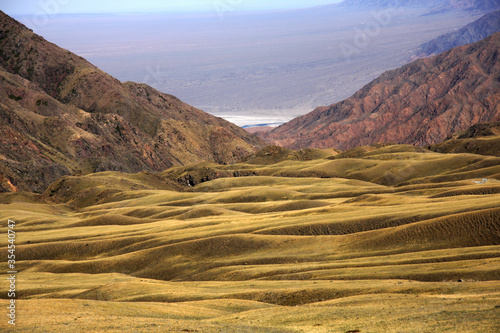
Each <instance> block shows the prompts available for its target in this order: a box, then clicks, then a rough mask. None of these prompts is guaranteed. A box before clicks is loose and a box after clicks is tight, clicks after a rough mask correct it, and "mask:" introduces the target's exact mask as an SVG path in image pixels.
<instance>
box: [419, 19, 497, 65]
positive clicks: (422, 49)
mask: <svg viewBox="0 0 500 333" xmlns="http://www.w3.org/2000/svg"><path fill="white" fill-rule="evenodd" d="M498 31H500V10H497V11H495V12H492V13H489V14H486V15H484V16H483V17H481V18H480V19H479V20H477V21H474V22H472V23H470V24H468V25H466V26H465V27H463V28H462V29H460V30H458V31H453V32H450V33H447V34H445V35H442V36H439V37H438V38H436V39H433V40H431V41H430V42H427V43H424V44H422V45H420V46H419V47H418V48H417V50H416V51H415V54H416V56H417V57H429V56H433V55H437V54H440V53H443V52H445V51H448V50H451V49H452V48H454V47H458V46H462V45H466V44H472V43H475V42H478V41H480V40H481V39H484V38H486V37H488V36H489V35H491V34H494V33H495V32H498Z"/></svg>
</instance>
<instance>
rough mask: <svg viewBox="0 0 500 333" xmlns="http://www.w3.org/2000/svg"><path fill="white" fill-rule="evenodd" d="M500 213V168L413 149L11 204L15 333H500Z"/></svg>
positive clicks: (292, 161) (301, 154) (316, 155)
mask: <svg viewBox="0 0 500 333" xmlns="http://www.w3.org/2000/svg"><path fill="white" fill-rule="evenodd" d="M499 199H500V158H498V157H494V156H481V155H475V154H440V153H436V152H431V151H429V150H426V149H423V148H419V147H413V146H391V145H376V146H366V147H359V148H356V149H353V150H350V151H345V152H337V151H334V150H319V149H307V150H301V151H291V150H287V149H283V148H280V147H268V148H266V149H265V150H263V151H261V152H259V153H258V154H256V155H254V156H252V157H250V158H247V159H246V161H244V162H240V163H238V164H233V165H218V164H215V163H202V164H196V165H190V166H183V167H176V168H171V169H168V170H166V171H164V172H162V173H160V174H151V173H140V174H135V175H132V174H120V173H116V172H104V173H96V174H91V175H86V176H81V177H75V176H73V177H63V178H61V179H60V180H59V181H58V182H56V183H54V184H52V185H51V186H50V187H49V188H48V189H47V191H46V192H45V193H44V194H43V195H36V194H26V193H24V194H23V193H6V194H2V195H0V218H1V219H2V221H6V220H7V219H11V220H14V221H16V226H15V230H16V235H17V236H16V237H17V238H16V242H17V243H16V244H17V247H16V251H17V252H16V254H17V256H18V257H17V260H18V262H17V265H18V270H19V272H20V273H19V274H18V281H19V284H18V285H19V298H18V315H19V322H18V323H19V325H18V326H17V327H16V330H18V331H19V332H44V331H50V332H75V331H82V330H86V331H98V332H100V331H107V332H166V331H170V332H341V333H345V332H401V331H403V332H436V331H452V332H471V333H472V332H474V333H477V332H494V331H496V330H497V329H498V322H499V321H498V319H499V318H500V313H499V309H498V305H500V293H499V288H500V282H499V280H500V260H499V257H500V255H499V254H500V207H499ZM0 230H1V232H2V233H4V232H5V230H6V228H5V224H4V225H3V226H2V228H1V229H0ZM6 244H7V243H6V239H5V240H0V246H1V248H0V255H1V256H6V255H7V248H6ZM2 271H6V270H3V269H2ZM0 278H4V275H1V274H0ZM0 298H1V299H0V305H1V306H2V307H4V306H6V302H7V300H6V298H7V295H6V292H2V293H1V294H0ZM0 325H4V323H3V322H2V323H0ZM2 327H5V326H2Z"/></svg>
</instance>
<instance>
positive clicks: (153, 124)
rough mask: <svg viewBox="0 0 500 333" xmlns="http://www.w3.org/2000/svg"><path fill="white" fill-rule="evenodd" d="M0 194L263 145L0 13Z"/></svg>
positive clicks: (227, 156)
mask: <svg viewBox="0 0 500 333" xmlns="http://www.w3.org/2000/svg"><path fill="white" fill-rule="evenodd" d="M0 82H1V84H0V184H2V185H1V188H0V190H3V191H13V190H33V191H38V192H40V191H43V190H44V189H45V188H46V187H47V186H48V185H49V184H50V183H51V182H53V181H55V180H56V179H57V178H59V177H60V176H62V175H69V174H86V173H90V172H96V171H106V170H113V171H122V172H139V171H160V170H164V169H165V168H168V167H171V166H175V165H184V164H187V163H194V162H200V161H205V160H208V161H214V162H217V163H222V164H224V163H230V162H234V161H237V160H239V159H240V158H241V157H243V156H245V155H247V154H251V153H254V152H255V151H257V150H258V149H260V148H262V147H263V146H264V145H265V144H264V143H263V142H262V141H261V140H260V139H258V138H257V137H255V136H253V135H251V134H249V133H247V132H246V131H244V130H243V129H241V128H239V127H237V126H236V125H233V124H231V123H229V122H227V121H225V120H223V119H221V118H218V117H214V116H211V115H209V114H207V113H205V112H203V111H201V110H198V109H195V108H194V107H191V106H189V105H187V104H185V103H183V102H182V101H180V100H179V99H177V98H176V97H174V96H171V95H168V94H164V93H161V92H159V91H156V90H155V89H153V88H151V87H149V86H147V85H145V84H138V83H133V82H126V83H121V82H120V81H118V80H116V79H115V78H113V77H112V76H110V75H108V74H106V73H104V72H103V71H101V70H99V69H98V68H97V67H95V66H94V65H92V64H90V63H89V62H87V61H86V60H85V59H83V58H81V57H79V56H77V55H75V54H73V53H71V52H69V51H67V50H65V49H62V48H60V47H58V46H56V45H54V44H52V43H50V42H48V41H46V40H45V39H43V38H42V37H40V36H38V35H36V34H34V33H33V32H32V31H31V30H30V29H28V28H26V27H25V26H24V25H22V24H21V23H19V22H17V21H16V20H14V19H12V18H11V17H9V16H8V15H6V14H4V13H3V12H0Z"/></svg>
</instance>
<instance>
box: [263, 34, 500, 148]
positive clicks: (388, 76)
mask: <svg viewBox="0 0 500 333" xmlns="http://www.w3.org/2000/svg"><path fill="white" fill-rule="evenodd" d="M499 45H500V33H496V34H494V35H492V36H490V37H488V38H486V39H484V40H482V41H480V42H478V43H475V44H472V45H468V46H462V47H459V48H455V49H453V50H450V51H448V52H445V53H443V54H441V55H438V56H435V57H431V58H426V59H421V60H417V61H414V62H412V63H410V64H408V65H405V66H403V67H401V68H399V69H396V70H392V71H388V72H386V73H384V74H382V75H381V76H380V77H379V78H377V79H375V80H374V81H372V82H371V83H369V84H367V85H366V86H365V87H363V88H362V89H361V90H359V91H358V92H357V93H355V94H354V95H353V96H352V97H351V98H349V99H346V100H344V101H341V102H339V103H336V104H333V105H330V106H329V107H319V108H317V109H315V110H314V111H312V112H311V113H309V114H307V115H305V116H302V117H298V118H296V119H294V120H292V121H290V122H288V123H286V124H284V125H281V126H279V127H277V128H276V129H274V130H273V131H271V132H267V133H258V135H259V136H260V137H262V138H263V139H265V140H267V141H268V142H271V143H274V144H278V145H282V146H284V147H287V148H292V149H302V148H326V147H328V148H337V149H341V150H344V149H349V148H354V147H356V146H363V145H369V144H373V143H377V142H391V143H399V144H415V145H421V146H425V145H430V144H434V143H438V142H440V141H443V140H444V139H445V138H446V137H447V136H449V135H451V134H452V133H454V132H458V131H460V130H465V129H466V128H468V127H470V126H472V125H474V124H475V123H480V122H490V121H495V120H499V119H500V108H499V103H500V92H499V91H500V89H499V83H498V73H499V71H500V64H499V61H500V59H499V56H498V54H499Z"/></svg>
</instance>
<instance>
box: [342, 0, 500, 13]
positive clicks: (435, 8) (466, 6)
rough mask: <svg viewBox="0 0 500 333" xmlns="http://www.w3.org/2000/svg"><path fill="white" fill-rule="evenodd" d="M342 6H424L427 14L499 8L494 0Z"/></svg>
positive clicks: (389, 0) (398, 0)
mask: <svg viewBox="0 0 500 333" xmlns="http://www.w3.org/2000/svg"><path fill="white" fill-rule="evenodd" d="M341 5H342V6H344V7H363V8H382V9H386V8H398V7H411V8H426V9H429V14H437V13H443V12H447V11H455V10H467V11H480V12H488V11H493V10H496V9H499V8H500V4H499V3H498V1H496V0H437V1H436V0H420V1H419V0H376V1H370V0H346V1H344V2H342V4H341Z"/></svg>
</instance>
